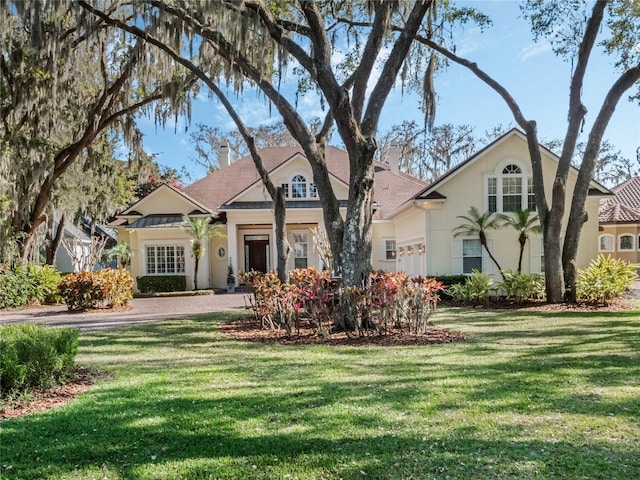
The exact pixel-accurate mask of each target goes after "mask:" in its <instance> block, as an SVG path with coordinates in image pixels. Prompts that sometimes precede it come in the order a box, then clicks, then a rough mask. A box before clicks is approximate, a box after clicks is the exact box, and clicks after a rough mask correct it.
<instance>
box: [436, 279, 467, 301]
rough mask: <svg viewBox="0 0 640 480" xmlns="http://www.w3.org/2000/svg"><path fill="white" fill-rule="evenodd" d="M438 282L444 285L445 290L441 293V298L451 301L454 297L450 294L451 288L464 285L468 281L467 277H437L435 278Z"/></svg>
mask: <svg viewBox="0 0 640 480" xmlns="http://www.w3.org/2000/svg"><path fill="white" fill-rule="evenodd" d="M433 278H434V279H435V281H436V282H440V283H442V286H443V287H444V290H442V291H441V292H440V297H442V298H446V299H449V300H451V299H452V298H453V297H451V295H450V294H449V291H448V290H449V287H452V286H453V285H463V284H464V283H466V281H467V278H468V277H467V276H466V275H436V276H435V277H433Z"/></svg>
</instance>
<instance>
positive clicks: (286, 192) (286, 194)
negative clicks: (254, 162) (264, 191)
mask: <svg viewBox="0 0 640 480" xmlns="http://www.w3.org/2000/svg"><path fill="white" fill-rule="evenodd" d="M280 186H281V187H282V190H283V191H284V198H289V184H288V183H283V184H282V185H280Z"/></svg>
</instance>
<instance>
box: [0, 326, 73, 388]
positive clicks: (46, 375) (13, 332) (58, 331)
mask: <svg viewBox="0 0 640 480" xmlns="http://www.w3.org/2000/svg"><path fill="white" fill-rule="evenodd" d="M77 350H78V330H76V329H73V328H50V327H45V326H44V325H39V324H35V323H32V324H22V325H2V326H0V394H1V395H2V396H3V397H5V396H9V395H16V394H20V393H25V392H26V391H27V390H28V389H30V388H46V387H50V386H52V385H55V384H56V383H60V382H61V381H63V380H64V379H65V378H66V377H67V376H68V375H69V373H70V372H71V370H72V368H73V364H74V361H75V356H76V352H77Z"/></svg>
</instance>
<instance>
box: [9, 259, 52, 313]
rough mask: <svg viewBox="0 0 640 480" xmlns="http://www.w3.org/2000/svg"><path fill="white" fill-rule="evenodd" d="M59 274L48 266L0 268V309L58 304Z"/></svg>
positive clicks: (30, 265) (32, 265)
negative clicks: (35, 304) (39, 304)
mask: <svg viewBox="0 0 640 480" xmlns="http://www.w3.org/2000/svg"><path fill="white" fill-rule="evenodd" d="M60 278H61V276H60V273H59V272H58V271H57V270H56V269H55V268H54V267H52V266H50V265H35V264H27V265H24V266H17V267H15V268H14V269H2V268H0V308H12V307H23V306H25V305H29V304H32V303H43V302H46V303H58V302H59V301H60V300H61V299H60V297H59V295H58V283H59V281H60Z"/></svg>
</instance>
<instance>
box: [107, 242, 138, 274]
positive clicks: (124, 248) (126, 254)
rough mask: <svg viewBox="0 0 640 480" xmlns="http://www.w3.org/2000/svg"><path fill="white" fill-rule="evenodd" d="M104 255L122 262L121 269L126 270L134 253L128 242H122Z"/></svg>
mask: <svg viewBox="0 0 640 480" xmlns="http://www.w3.org/2000/svg"><path fill="white" fill-rule="evenodd" d="M104 254H105V256H106V257H107V258H109V259H111V258H117V259H118V260H119V261H120V268H126V266H127V264H128V263H129V260H131V256H132V255H133V252H132V251H131V247H129V244H128V243H127V242H120V243H118V244H117V245H114V246H113V247H111V248H110V249H108V250H107V251H105V252H104Z"/></svg>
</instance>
